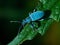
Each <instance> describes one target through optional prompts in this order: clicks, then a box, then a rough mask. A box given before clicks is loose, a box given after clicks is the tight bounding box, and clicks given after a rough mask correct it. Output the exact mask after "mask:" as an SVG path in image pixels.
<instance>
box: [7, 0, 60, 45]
mask: <svg viewBox="0 0 60 45" xmlns="http://www.w3.org/2000/svg"><path fill="white" fill-rule="evenodd" d="M40 2H41V3H39V5H40V7H39V5H38V6H37V7H36V8H37V10H47V9H50V10H51V11H52V13H51V15H50V18H51V19H49V20H43V21H41V26H40V27H39V28H38V29H37V30H34V29H33V28H31V26H30V24H27V25H26V26H25V27H24V29H22V31H21V32H20V33H19V35H17V36H16V37H15V38H14V39H13V40H12V41H11V42H10V43H9V44H8V45H18V44H22V43H23V42H24V41H26V40H32V39H33V38H34V37H35V35H36V34H37V33H40V34H41V35H42V36H43V35H44V34H45V32H46V31H47V30H48V28H49V26H50V24H52V23H53V22H54V20H55V21H57V22H60V0H40ZM42 4H43V6H42Z"/></svg>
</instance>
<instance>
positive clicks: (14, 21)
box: [10, 21, 21, 23]
mask: <svg viewBox="0 0 60 45" xmlns="http://www.w3.org/2000/svg"><path fill="white" fill-rule="evenodd" d="M10 22H11V23H21V22H20V21H10Z"/></svg>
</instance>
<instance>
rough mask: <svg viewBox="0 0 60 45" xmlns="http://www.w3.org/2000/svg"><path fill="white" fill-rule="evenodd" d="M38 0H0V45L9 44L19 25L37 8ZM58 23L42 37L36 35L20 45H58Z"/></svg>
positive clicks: (59, 29)
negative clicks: (16, 21) (13, 21)
mask: <svg viewBox="0 0 60 45" xmlns="http://www.w3.org/2000/svg"><path fill="white" fill-rule="evenodd" d="M38 1H39V0H0V43H1V44H0V45H6V44H7V43H9V42H10V41H11V40H12V39H13V38H14V37H15V36H16V35H17V33H18V29H19V26H20V24H19V23H10V22H9V21H11V20H18V21H21V20H23V19H24V18H26V17H27V16H28V13H29V12H32V11H33V9H34V8H35V7H36V6H37V3H38ZM59 27H60V23H58V22H54V23H53V24H52V25H51V26H50V28H49V30H48V31H47V32H46V34H45V35H44V36H42V37H41V36H40V34H37V35H36V36H35V38H34V39H33V40H31V41H25V42H24V43H23V44H21V45H60V28H59Z"/></svg>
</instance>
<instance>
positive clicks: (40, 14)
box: [22, 11, 44, 25]
mask: <svg viewBox="0 0 60 45" xmlns="http://www.w3.org/2000/svg"><path fill="white" fill-rule="evenodd" d="M43 16H44V11H36V12H33V13H31V14H29V16H28V17H27V18H26V19H24V20H23V21H22V24H23V25H25V24H26V23H30V22H33V21H37V20H39V19H41V18H42V17H43Z"/></svg>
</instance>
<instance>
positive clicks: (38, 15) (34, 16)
mask: <svg viewBox="0 0 60 45" xmlns="http://www.w3.org/2000/svg"><path fill="white" fill-rule="evenodd" d="M43 16H44V12H43V11H36V12H33V13H31V14H30V15H29V17H30V18H31V20H32V21H36V20H38V19H40V18H42V17H43Z"/></svg>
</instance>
